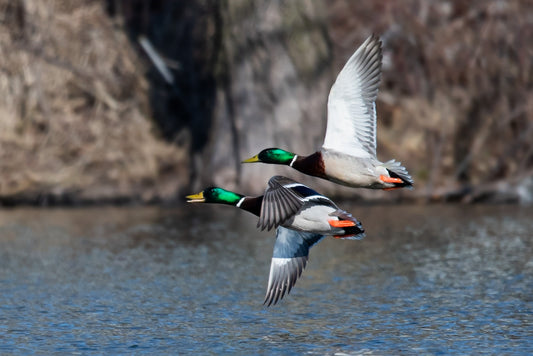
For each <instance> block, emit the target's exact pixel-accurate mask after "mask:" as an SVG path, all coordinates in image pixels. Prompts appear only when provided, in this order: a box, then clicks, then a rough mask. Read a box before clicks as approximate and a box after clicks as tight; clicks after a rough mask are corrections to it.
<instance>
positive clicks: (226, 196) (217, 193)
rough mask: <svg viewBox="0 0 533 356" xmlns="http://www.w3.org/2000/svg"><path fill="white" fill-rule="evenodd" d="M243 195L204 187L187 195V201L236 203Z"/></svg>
mask: <svg viewBox="0 0 533 356" xmlns="http://www.w3.org/2000/svg"><path fill="white" fill-rule="evenodd" d="M243 197H244V195H240V194H237V193H233V192H230V191H229V190H226V189H222V188H218V187H210V188H207V189H204V190H203V191H201V192H200V193H198V194H192V195H187V196H186V198H187V199H188V200H187V203H216V204H228V205H237V203H238V202H239V200H241V199H242V198H243Z"/></svg>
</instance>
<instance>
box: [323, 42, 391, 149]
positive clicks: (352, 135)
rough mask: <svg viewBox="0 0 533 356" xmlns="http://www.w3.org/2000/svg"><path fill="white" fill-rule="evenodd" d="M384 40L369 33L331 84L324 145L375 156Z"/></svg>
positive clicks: (329, 147) (326, 147)
mask: <svg viewBox="0 0 533 356" xmlns="http://www.w3.org/2000/svg"><path fill="white" fill-rule="evenodd" d="M381 60H382V52H381V41H380V40H379V38H378V37H377V36H374V35H372V36H370V37H369V38H368V39H367V40H366V41H365V42H364V43H363V44H362V45H361V46H360V47H359V48H358V49H357V51H355V53H354V54H353V55H352V56H351V57H350V59H349V60H348V62H347V63H346V64H345V65H344V68H343V69H342V70H341V72H340V73H339V75H338V76H337V80H336V81H335V83H334V84H333V86H332V87H331V91H330V93H329V98H328V124H327V129H326V137H325V139H324V145H323V147H324V148H325V149H334V150H336V151H339V152H342V153H345V154H348V155H350V156H357V157H371V158H375V157H376V104H375V101H376V98H377V95H378V87H379V82H380V79H381Z"/></svg>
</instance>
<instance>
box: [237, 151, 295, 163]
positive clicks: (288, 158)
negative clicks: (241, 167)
mask: <svg viewBox="0 0 533 356" xmlns="http://www.w3.org/2000/svg"><path fill="white" fill-rule="evenodd" d="M294 156H296V154H294V153H292V152H287V151H285V150H282V149H281V148H267V149H264V150H262V151H261V152H259V154H257V155H255V156H253V157H251V158H248V159H247V160H244V161H242V163H252V162H262V163H270V164H285V165H289V164H291V162H292V160H293V159H294Z"/></svg>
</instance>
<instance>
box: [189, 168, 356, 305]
mask: <svg viewBox="0 0 533 356" xmlns="http://www.w3.org/2000/svg"><path fill="white" fill-rule="evenodd" d="M187 199H188V202H189V203H217V204H227V205H233V206H236V207H238V208H240V209H243V210H246V211H248V212H250V213H252V214H254V215H257V216H259V221H258V223H257V226H258V227H259V228H261V229H262V230H264V229H267V230H270V229H272V228H274V227H277V231H276V242H275V244H274V253H273V256H272V262H271V265H270V276H269V281H268V286H267V293H266V297H265V301H264V303H265V304H267V305H269V306H270V305H271V304H276V303H277V302H278V300H280V299H281V298H283V296H284V295H285V294H288V293H289V292H290V290H291V289H292V287H293V286H294V284H295V283H296V280H297V279H298V278H299V277H300V275H301V274H302V271H303V270H304V268H305V267H306V265H307V259H308V255H309V249H310V248H311V247H312V246H313V245H314V244H316V243H317V242H319V241H320V240H321V239H322V238H323V237H324V236H325V235H333V236H334V237H336V238H340V239H361V238H363V237H364V229H363V227H362V225H361V223H360V222H359V221H358V220H357V219H356V218H354V217H353V216H352V215H351V214H350V213H348V212H346V211H344V210H342V209H339V208H338V207H337V205H335V203H333V202H332V201H331V200H330V199H329V198H327V197H325V196H323V195H321V194H319V193H317V192H316V191H314V190H313V189H311V188H309V187H307V186H305V185H303V184H301V183H298V182H296V181H294V180H292V179H289V178H286V177H282V176H274V177H272V178H271V179H270V180H269V182H268V187H267V188H266V190H265V194H264V195H261V196H257V197H251V196H245V195H242V194H238V193H234V192H231V191H228V190H225V189H222V188H219V187H210V188H207V189H204V190H203V191H201V192H200V193H198V194H192V195H188V196H187Z"/></svg>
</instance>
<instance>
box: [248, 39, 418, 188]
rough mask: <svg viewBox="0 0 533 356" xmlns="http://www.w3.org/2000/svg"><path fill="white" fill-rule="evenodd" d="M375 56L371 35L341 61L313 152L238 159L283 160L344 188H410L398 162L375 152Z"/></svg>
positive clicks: (269, 152)
mask: <svg viewBox="0 0 533 356" xmlns="http://www.w3.org/2000/svg"><path fill="white" fill-rule="evenodd" d="M381 60H382V50H381V41H380V40H379V38H378V37H377V36H374V35H372V36H370V37H369V38H368V39H367V40H366V41H365V42H364V43H363V44H362V45H361V46H360V47H359V48H358V49H357V50H356V51H355V53H354V54H353V55H352V56H351V57H350V59H349V60H348V62H347V63H346V64H345V66H344V68H343V69H342V70H341V72H340V73H339V75H338V76H337V79H336V81H335V83H334V84H333V86H332V88H331V91H330V93H329V97H328V120H327V128H326V137H325V139H324V144H323V145H322V147H321V149H320V150H319V151H317V152H315V153H313V154H311V155H309V156H301V155H297V154H295V153H292V152H288V151H286V150H282V149H280V148H268V149H265V150H263V151H261V152H260V153H259V154H257V155H255V156H253V157H251V158H249V159H247V160H244V161H243V163H252V162H262V163H270V164H281V165H287V166H290V167H292V168H294V169H296V170H298V171H300V172H302V173H305V174H308V175H311V176H315V177H320V178H323V179H326V180H329V181H332V182H335V183H338V184H342V185H346V186H349V187H358V188H371V189H395V188H402V187H412V185H413V183H414V182H413V179H412V178H411V176H410V175H409V173H408V172H407V169H405V167H403V166H402V165H401V163H400V162H397V161H395V160H394V159H392V160H390V161H387V162H381V161H379V160H378V159H377V156H376V103H375V101H376V98H377V94H378V87H379V82H380V79H381Z"/></svg>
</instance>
